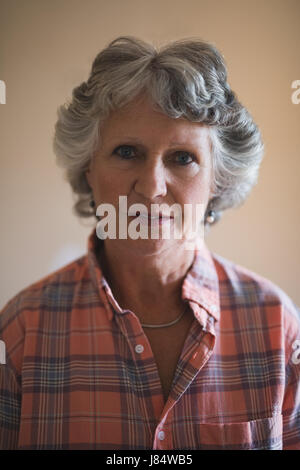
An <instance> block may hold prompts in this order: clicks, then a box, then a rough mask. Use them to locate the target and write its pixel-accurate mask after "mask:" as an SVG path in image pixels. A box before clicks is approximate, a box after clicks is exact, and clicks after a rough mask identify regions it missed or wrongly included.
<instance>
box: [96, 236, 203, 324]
mask: <svg viewBox="0 0 300 470" xmlns="http://www.w3.org/2000/svg"><path fill="white" fill-rule="evenodd" d="M111 242H112V243H111ZM98 257H99V262H100V265H101V268H102V271H103V274H104V276H105V278H106V279H107V281H108V283H109V285H110V287H111V290H112V292H113V295H114V297H115V299H116V300H117V302H118V304H119V305H120V307H121V308H123V309H129V310H131V311H133V312H134V313H135V314H136V315H137V316H139V317H140V320H141V321H142V322H144V323H154V324H155V323H164V322H168V321H172V320H174V318H175V317H176V316H177V315H178V314H179V313H180V311H181V310H182V309H183V308H184V303H183V301H182V298H181V286H182V281H183V279H184V277H185V276H186V273H187V271H188V270H189V268H190V267H191V265H192V263H193V260H194V252H192V251H187V250H185V249H184V247H183V246H182V247H181V249H180V245H178V246H176V249H174V247H170V250H169V249H165V250H161V251H160V252H159V253H153V254H147V255H143V254H142V253H141V252H139V251H129V250H126V244H125V243H118V240H117V241H116V240H105V242H104V245H103V246H102V250H101V251H100V252H99V254H98Z"/></svg>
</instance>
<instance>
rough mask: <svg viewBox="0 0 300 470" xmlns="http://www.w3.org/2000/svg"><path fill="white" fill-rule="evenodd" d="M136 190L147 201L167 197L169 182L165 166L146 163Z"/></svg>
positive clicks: (138, 177)
mask: <svg viewBox="0 0 300 470" xmlns="http://www.w3.org/2000/svg"><path fill="white" fill-rule="evenodd" d="M134 190H135V192H136V193H138V194H140V195H142V196H144V197H145V198H147V199H155V198H157V197H163V196H165V195H166V194H167V182H166V175H165V168H164V166H163V164H162V163H158V162H155V163H153V162H149V163H145V165H143V167H142V168H140V169H139V173H138V175H137V179H136V182H135V185H134Z"/></svg>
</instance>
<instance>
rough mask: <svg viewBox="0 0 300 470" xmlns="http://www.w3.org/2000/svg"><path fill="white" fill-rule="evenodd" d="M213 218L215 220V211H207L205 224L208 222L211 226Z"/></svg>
mask: <svg viewBox="0 0 300 470" xmlns="http://www.w3.org/2000/svg"><path fill="white" fill-rule="evenodd" d="M215 218H216V213H215V211H209V213H208V215H207V217H206V222H208V223H209V224H212V223H214V221H215Z"/></svg>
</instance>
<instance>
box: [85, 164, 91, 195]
mask: <svg viewBox="0 0 300 470" xmlns="http://www.w3.org/2000/svg"><path fill="white" fill-rule="evenodd" d="M85 177H86V180H87V183H88V185H89V187H90V188H91V189H93V184H92V172H91V166H90V165H89V167H88V169H87V170H86V171H85Z"/></svg>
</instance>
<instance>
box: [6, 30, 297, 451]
mask: <svg viewBox="0 0 300 470" xmlns="http://www.w3.org/2000/svg"><path fill="white" fill-rule="evenodd" d="M54 148H55V152H56V154H57V157H58V162H59V164H61V165H63V166H64V167H65V168H66V175H67V178H68V180H69V182H70V184H71V186H72V188H73V191H74V193H75V194H76V195H77V200H76V204H75V210H76V213H77V215H78V216H81V217H91V216H92V217H94V218H95V224H96V221H97V220H98V223H97V226H95V228H94V230H93V231H92V233H91V235H90V237H89V240H88V252H87V254H86V255H85V256H83V257H81V258H79V259H77V260H75V261H73V262H72V263H70V264H69V265H67V266H65V267H64V268H62V269H60V270H58V271H57V272H55V273H53V274H50V275H48V276H47V277H46V278H44V279H42V280H40V281H39V282H37V283H35V284H34V285H32V286H30V287H28V288H26V289H24V290H23V291H22V292H20V293H19V294H18V295H17V296H16V297H15V298H14V299H12V300H11V301H10V302H9V303H8V304H7V305H6V307H5V308H4V310H3V311H2V314H1V316H0V318H1V330H0V331H1V339H2V341H3V342H4V343H5V347H6V363H5V364H2V365H1V387H0V406H1V413H0V415H1V419H2V425H1V430H0V446H1V448H17V449H136V450H138V449H165V450H166V449H296V448H297V449H299V448H300V391H299V367H300V365H299V362H300V359H299V356H300V354H298V353H299V344H300V341H299V339H300V328H299V310H298V308H297V306H296V305H295V304H294V303H293V302H292V300H291V299H290V298H289V297H288V296H287V294H285V293H284V292H283V291H282V290H281V289H280V288H279V287H278V286H276V285H274V284H273V283H272V282H271V281H269V280H267V279H265V278H263V277H261V276H259V275H258V274H256V273H253V272H251V271H249V270H247V269H245V268H243V267H241V266H239V265H236V264H234V263H232V262H230V261H228V260H226V259H224V258H223V257H221V256H219V255H216V254H214V253H212V252H210V251H209V250H208V248H207V246H206V244H205V242H204V240H203V236H200V234H201V233H202V232H201V229H203V233H204V232H205V233H206V232H207V229H208V228H209V227H210V226H211V225H212V224H214V223H216V222H217V221H218V219H219V218H220V216H221V215H222V213H223V211H224V210H226V209H229V208H231V207H236V206H238V205H240V204H242V202H243V201H244V200H245V199H246V197H247V196H248V194H249V193H250V191H251V188H252V187H253V185H254V184H255V183H256V181H257V175H258V170H259V165H260V162H261V158H262V154H263V144H262V141H261V136H260V133H259V130H258V128H257V126H256V124H255V123H254V122H253V119H252V117H251V116H250V114H249V112H248V111H247V110H246V109H245V108H244V107H243V106H242V104H241V103H240V102H239V101H238V99H237V97H236V95H235V94H234V92H233V91H232V90H231V88H230V86H229V84H228V82H227V73H226V67H225V64H224V60H223V58H222V56H221V54H220V53H219V52H218V51H217V50H216V48H215V47H214V46H212V45H210V44H208V43H205V42H203V41H200V40H197V39H193V40H188V39H187V40H180V41H177V42H173V43H171V44H168V45H166V46H164V47H162V48H161V49H159V50H157V49H155V48H154V47H153V46H152V45H149V44H147V43H145V42H143V41H141V40H138V39H136V38H132V37H121V38H118V39H116V40H115V41H113V42H111V43H110V44H109V45H108V46H107V47H106V48H105V49H104V50H102V51H101V52H100V53H99V54H98V55H97V57H96V58H95V60H94V63H93V65H92V70H91V73H90V76H89V78H88V80H87V81H86V82H84V83H82V84H81V85H80V86H78V87H76V88H75V89H74V90H73V96H72V100H71V102H70V103H69V104H68V105H65V106H62V107H61V108H60V109H59V113H58V121H57V124H56V132H55V139H54ZM120 196H122V197H125V198H126V204H127V205H126V208H125V212H124V210H123V212H122V208H121V206H120ZM136 204H138V205H139V206H138V208H140V207H141V208H142V209H140V210H138V211H133V212H130V208H134V209H136V207H137V206H135V205H136ZM174 204H175V205H176V207H179V208H184V207H185V206H189V207H192V209H194V208H195V207H196V206H197V205H198V206H199V205H200V207H202V208H204V210H203V212H202V216H201V217H200V222H199V230H198V229H197V231H196V235H195V237H194V238H193V237H190V236H189V235H190V233H191V231H190V230H187V231H182V232H181V235H182V236H181V237H175V236H174V231H173V232H172V234H171V235H170V236H168V237H163V236H162V231H163V227H164V226H165V225H167V224H168V225H170V226H171V228H172V227H173V229H174V226H175V225H176V224H177V222H178V220H177V219H176V217H174V213H172V212H171V211H168V210H167V209H168V208H171V207H172V206H173V205H174ZM109 205H110V207H113V208H114V209H115V214H114V215H115V216H116V219H115V222H114V223H115V225H116V226H114V225H113V227H112V228H110V230H109V231H108V232H107V234H106V235H105V234H103V226H101V227H102V228H101V227H100V229H101V230H100V229H99V230H97V227H98V226H99V224H101V222H102V221H103V217H104V214H105V210H107V208H108V207H109ZM122 207H123V206H122ZM153 207H154V208H155V210H156V212H155V211H154V212H151V211H152V208H153ZM127 208H128V209H127ZM143 208H144V209H143ZM104 209H105V210H104ZM121 213H122V214H121ZM121 215H123V216H124V215H125V216H126V224H127V225H126V227H125V228H129V226H130V224H131V225H132V224H133V223H136V222H137V219H138V223H139V227H140V228H141V226H143V227H144V228H145V226H146V235H151V233H152V232H151V233H150V225H151V228H153V226H154V228H156V230H157V233H158V236H156V237H154V236H144V237H142V236H140V237H136V236H128V233H126V234H125V235H124V230H123V229H124V226H123V229H122V230H123V231H122V234H121V235H120V230H119V229H120V220H121V219H120V217H121ZM182 218H183V219H184V222H187V221H190V222H191V218H190V219H189V217H188V216H186V214H185V213H184V212H183V215H182ZM187 226H188V227H191V225H189V224H188V225H187ZM114 229H116V230H114ZM169 233H171V232H169ZM190 240H192V241H193V243H192V248H193V249H191V243H190ZM188 243H189V246H188Z"/></svg>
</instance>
